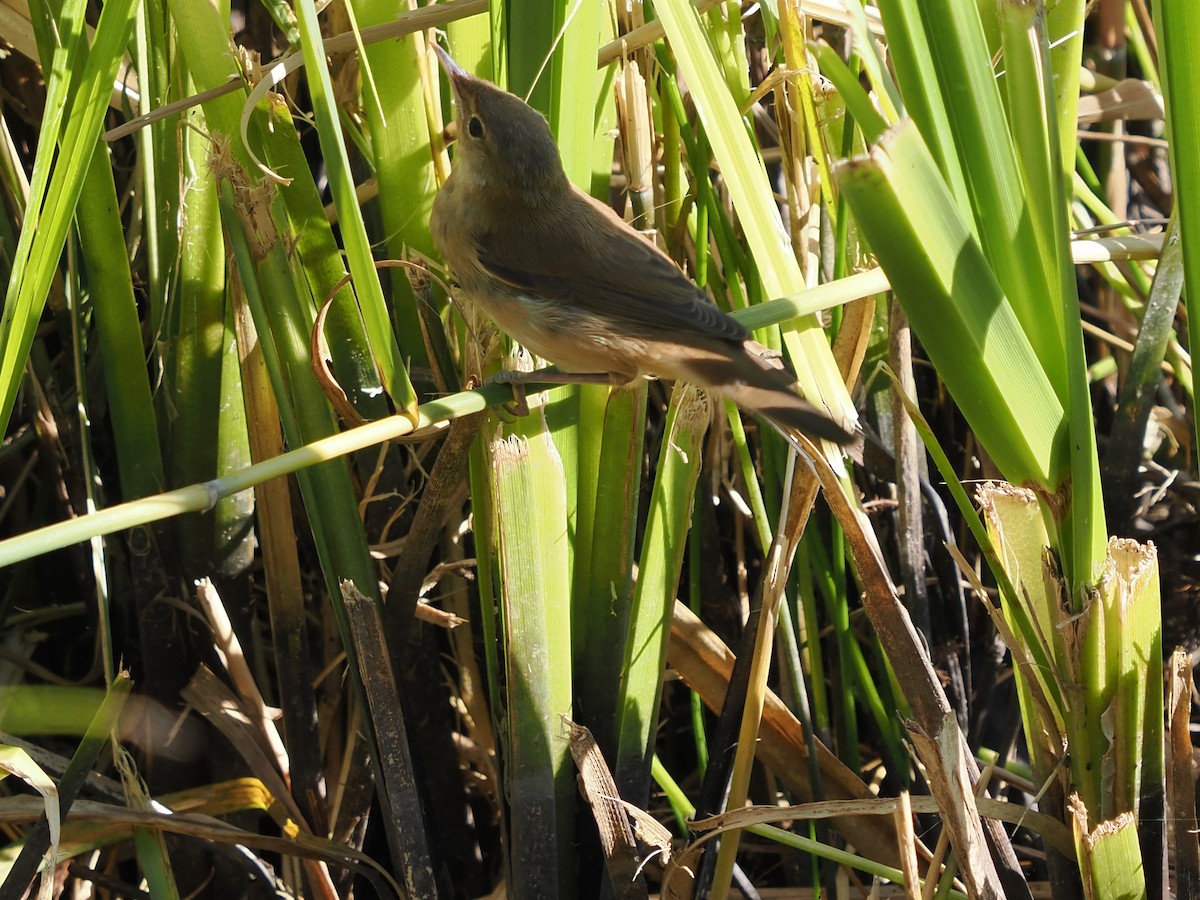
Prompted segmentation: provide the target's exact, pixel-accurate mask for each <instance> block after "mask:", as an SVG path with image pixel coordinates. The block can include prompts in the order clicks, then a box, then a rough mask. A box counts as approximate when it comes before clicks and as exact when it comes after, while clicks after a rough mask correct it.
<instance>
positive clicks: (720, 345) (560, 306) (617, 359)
mask: <svg viewBox="0 0 1200 900" xmlns="http://www.w3.org/2000/svg"><path fill="white" fill-rule="evenodd" d="M435 49H436V50H437V52H438V55H439V57H440V58H441V60H442V65H443V67H444V68H445V70H446V72H447V74H448V75H449V77H450V84H451V87H452V88H453V91H454V97H455V109H456V113H455V119H456V121H457V128H458V145H457V151H456V155H455V158H454V169H453V171H452V173H451V175H450V178H449V179H448V180H447V181H446V184H445V185H444V186H443V187H442V190H441V191H440V192H439V194H438V196H437V198H436V199H435V200H434V204H433V215H432V219H431V223H430V224H431V227H432V230H433V239H434V242H435V243H436V244H437V246H438V249H439V250H440V251H441V253H442V256H443V257H444V258H445V260H446V262H447V263H448V264H449V266H450V269H451V271H452V272H453V273H454V276H455V278H456V279H457V280H458V283H459V285H460V286H461V293H462V295H463V296H465V297H466V298H467V299H468V300H469V301H471V302H473V303H475V304H477V305H478V306H479V307H480V308H481V309H483V311H484V312H486V313H487V314H488V315H489V316H491V318H492V319H494V320H495V322H496V324H497V325H498V326H500V328H501V329H502V330H503V331H504V332H506V333H507V334H508V335H510V336H511V337H512V338H514V339H515V340H517V341H519V342H520V343H521V344H523V345H525V346H526V347H527V348H529V349H530V350H532V351H533V352H534V353H536V354H538V355H539V356H541V357H544V358H545V359H548V360H549V361H550V362H552V363H554V364H555V365H556V366H557V367H558V368H559V369H560V370H561V371H563V372H569V373H586V374H599V373H605V374H607V376H608V378H609V380H610V381H611V382H612V383H613V384H625V383H627V382H629V381H632V380H633V379H635V378H638V377H640V376H657V377H662V378H671V379H682V380H684V381H690V382H693V383H695V384H698V385H701V386H702V387H705V388H707V389H709V390H710V391H713V392H715V393H718V394H721V395H723V396H726V397H729V398H730V399H732V400H733V401H734V402H736V403H737V404H738V405H739V406H741V407H743V408H744V409H747V410H749V411H751V412H755V413H759V414H760V415H763V416H766V417H767V418H768V419H771V420H772V421H774V422H776V423H777V424H778V425H780V426H782V427H784V428H785V429H797V430H800V431H802V432H804V433H806V434H809V435H812V436H814V437H821V438H826V439H828V440H831V441H836V442H838V443H848V442H849V441H850V440H851V439H852V437H851V435H850V434H849V433H847V431H846V430H845V429H844V428H842V427H841V426H840V425H838V424H837V423H836V422H834V421H833V420H832V419H831V418H830V417H829V416H827V415H826V414H825V413H823V412H821V411H820V410H818V409H817V408H816V407H814V406H813V405H812V404H811V403H809V402H808V401H806V400H804V399H803V398H802V397H800V396H799V395H798V394H797V393H796V392H795V390H794V389H793V383H794V379H793V378H792V377H791V375H790V374H789V373H787V372H786V371H785V370H784V369H783V368H782V367H780V366H779V365H778V362H779V361H778V360H767V359H763V358H762V355H761V348H759V347H758V345H756V344H754V343H753V341H750V339H749V333H748V332H747V331H746V329H745V328H744V327H743V326H742V325H741V324H740V323H738V322H737V321H736V320H734V319H732V318H730V317H729V316H727V315H725V313H723V312H721V311H720V310H719V309H717V307H716V306H714V305H713V304H712V303H710V302H709V300H708V298H707V297H706V296H705V295H704V293H703V292H702V291H701V290H700V289H699V288H697V287H696V286H695V285H694V284H692V282H691V281H689V280H688V279H687V277H686V276H685V275H684V274H683V273H682V272H681V271H680V270H679V269H678V268H677V267H676V266H675V264H674V263H673V262H672V261H671V259H670V257H668V256H667V255H666V254H664V253H662V252H661V251H660V250H659V249H658V248H657V247H655V246H654V244H652V243H651V242H650V241H648V240H647V239H645V238H644V237H643V236H642V235H640V234H638V232H636V231H634V230H633V229H632V228H630V227H629V226H628V225H627V224H625V222H624V221H622V220H621V219H620V218H619V217H618V216H617V215H616V213H614V212H613V211H612V210H611V209H610V208H609V207H607V206H605V205H604V204H602V203H600V202H598V201H597V200H595V199H593V198H592V197H589V196H588V195H587V194H585V193H583V192H582V191H580V190H579V189H578V188H576V187H575V186H574V185H573V184H571V182H570V180H569V179H568V178H567V176H566V173H565V172H564V171H563V167H562V161H561V160H560V158H559V155H558V148H557V147H556V146H555V144H554V138H553V136H552V134H551V132H550V128H549V126H548V125H547V124H546V121H545V119H543V118H542V117H541V115H539V114H538V113H537V112H536V111H535V110H534V109H532V108H531V107H530V106H528V105H527V104H526V103H524V102H523V101H521V100H520V99H519V98H517V97H515V96H513V95H512V94H509V93H507V92H505V91H502V90H500V89H499V88H497V87H496V86H495V85H493V84H489V83H488V82H486V81H483V80H481V79H479V78H475V77H474V76H472V75H470V74H468V73H467V72H466V71H464V70H463V69H462V68H461V67H460V66H458V64H457V63H455V62H454V61H453V60H452V59H451V58H450V56H449V55H448V54H446V53H445V52H443V51H442V49H441V48H440V47H437V48H435ZM755 348H758V350H759V353H755V352H754V350H755Z"/></svg>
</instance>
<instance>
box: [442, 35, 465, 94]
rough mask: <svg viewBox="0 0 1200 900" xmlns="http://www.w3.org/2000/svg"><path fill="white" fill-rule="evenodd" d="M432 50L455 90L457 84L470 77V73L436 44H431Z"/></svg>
mask: <svg viewBox="0 0 1200 900" xmlns="http://www.w3.org/2000/svg"><path fill="white" fill-rule="evenodd" d="M433 50H434V52H435V53H436V54H437V55H438V60H439V61H440V62H441V64H442V68H443V69H445V70H446V75H447V76H449V78H450V84H451V85H452V86H454V88H455V91H456V92H457V89H458V85H460V84H462V83H463V82H464V81H466V80H467V79H468V78H470V77H471V73H470V72H468V71H467V70H466V69H464V68H463V67H462V66H460V65H459V64H458V63H456V62H455V61H454V57H452V56H451V55H450V54H449V53H447V52H446V51H445V50H443V49H442V48H441V47H439V46H438V45H437V44H434V45H433Z"/></svg>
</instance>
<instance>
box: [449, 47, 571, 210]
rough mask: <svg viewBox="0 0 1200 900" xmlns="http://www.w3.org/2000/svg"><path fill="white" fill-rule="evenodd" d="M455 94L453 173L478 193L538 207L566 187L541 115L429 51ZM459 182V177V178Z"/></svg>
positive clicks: (548, 129) (555, 149)
mask: <svg viewBox="0 0 1200 900" xmlns="http://www.w3.org/2000/svg"><path fill="white" fill-rule="evenodd" d="M434 50H435V51H436V52H437V55H438V58H439V59H440V60H441V63H442V68H443V69H445V71H446V75H447V76H448V77H449V79H450V87H451V89H452V90H453V92H454V107H455V116H454V119H455V122H456V124H457V131H458V149H457V151H456V156H455V160H454V166H455V169H456V170H458V171H464V170H465V173H466V174H467V175H468V177H469V178H470V179H471V180H472V181H474V182H475V183H476V184H477V185H478V186H479V187H480V188H481V189H483V190H487V191H494V192H496V193H497V194H498V195H513V196H519V197H520V198H522V201H523V202H524V203H526V204H533V205H537V204H539V203H542V202H545V201H547V200H549V199H552V198H553V197H555V196H557V194H558V192H560V191H562V190H566V189H567V186H568V181H567V176H566V173H565V172H564V171H563V167H562V160H561V158H560V157H559V155H558V147H557V146H555V144H554V135H553V134H552V133H551V132H550V126H549V125H547V124H546V120H545V119H544V118H542V115H541V113H539V112H538V111H537V110H535V109H534V108H533V107H531V106H530V105H529V104H527V103H525V102H524V101H523V100H521V99H520V98H519V97H515V96H514V95H512V94H510V93H508V92H507V91H502V90H500V88H498V87H496V86H495V85H494V84H491V83H489V82H487V81H484V80H483V79H482V78H476V77H475V76H474V75H472V74H471V73H470V72H468V71H466V70H465V69H464V68H462V66H460V65H459V64H458V63H456V62H455V61H454V59H453V58H452V57H451V56H450V54H448V53H447V52H446V51H444V50H443V49H442V48H441V47H438V46H436V45H435V46H434ZM460 177H461V175H460Z"/></svg>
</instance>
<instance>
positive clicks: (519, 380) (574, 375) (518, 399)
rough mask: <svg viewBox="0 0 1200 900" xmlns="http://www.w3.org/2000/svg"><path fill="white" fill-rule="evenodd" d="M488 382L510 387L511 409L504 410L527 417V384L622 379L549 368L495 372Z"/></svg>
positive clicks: (603, 382)
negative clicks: (530, 370) (511, 393)
mask: <svg viewBox="0 0 1200 900" xmlns="http://www.w3.org/2000/svg"><path fill="white" fill-rule="evenodd" d="M618 377H619V376H618ZM488 382H489V383H491V384H507V385H511V386H512V392H513V403H512V406H511V407H509V406H505V409H506V410H508V412H510V413H511V414H512V415H514V416H527V415H529V403H528V401H527V400H526V399H525V386H526V385H527V384H614V383H621V384H623V383H624V379H621V380H620V381H618V380H617V379H615V378H614V377H613V376H612V375H610V374H609V373H608V372H563V371H561V370H559V369H556V368H555V367H554V366H549V367H547V368H544V369H535V370H533V371H532V372H522V371H519V370H516V369H509V370H506V371H503V372H497V373H496V374H495V375H493V376H492V377H491V378H489V379H488Z"/></svg>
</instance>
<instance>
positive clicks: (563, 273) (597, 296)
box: [475, 194, 748, 341]
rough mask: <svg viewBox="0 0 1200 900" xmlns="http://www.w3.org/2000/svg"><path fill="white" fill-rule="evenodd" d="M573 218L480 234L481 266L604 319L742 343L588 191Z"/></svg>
mask: <svg viewBox="0 0 1200 900" xmlns="http://www.w3.org/2000/svg"><path fill="white" fill-rule="evenodd" d="M570 206H571V209H570V212H571V213H573V215H563V216H558V217H556V219H555V221H554V222H553V227H544V224H543V223H544V222H545V220H544V219H541V218H540V217H539V218H538V219H536V220H528V219H526V218H525V217H523V216H520V215H516V216H514V217H513V218H512V219H511V220H509V221H507V222H505V223H503V226H502V227H497V228H493V229H490V230H489V231H487V232H483V233H479V232H477V233H476V235H475V238H476V245H477V249H478V251H479V263H480V265H481V266H483V267H484V268H485V269H486V270H487V271H488V272H490V273H491V274H492V275H493V276H494V277H496V278H499V279H501V280H502V281H504V282H506V283H508V284H510V285H511V286H513V287H514V288H517V289H518V290H524V291H529V292H530V293H532V294H536V295H539V296H542V297H546V298H548V299H551V300H561V301H562V302H563V303H571V304H574V305H576V306H577V307H579V308H581V309H583V310H586V311H587V312H589V313H591V314H593V315H595V316H597V317H600V318H602V319H611V320H616V321H624V322H627V323H628V324H629V325H630V326H633V327H635V328H638V327H640V328H643V329H646V330H648V331H653V332H655V333H659V332H662V331H663V330H665V329H677V330H681V331H685V332H690V333H692V334H693V335H703V336H706V337H713V338H721V339H724V340H732V341H742V340H745V339H746V337H748V332H747V331H746V329H745V327H743V326H742V325H741V324H740V323H739V322H737V321H736V320H735V319H732V318H730V317H729V316H727V315H725V313H723V312H721V310H719V309H718V308H717V307H716V306H714V305H713V304H712V303H711V302H710V301H709V300H708V298H707V297H706V296H705V294H704V292H703V291H701V290H700V289H699V288H698V287H696V286H695V285H694V284H692V282H691V281H690V280H689V279H688V278H687V276H686V275H684V274H683V273H682V272H681V271H680V270H679V269H678V268H677V267H676V266H675V264H674V263H673V262H672V261H671V260H670V258H669V257H667V256H666V255H665V254H663V253H661V252H660V251H659V250H658V248H656V247H654V246H653V245H652V244H651V243H650V242H649V241H647V240H645V239H644V238H642V237H641V236H640V235H639V234H637V232H635V231H633V229H631V228H629V227H628V226H627V225H625V224H624V223H623V222H622V221H621V220H620V219H618V218H617V217H616V216H615V214H608V213H606V211H605V209H604V208H603V207H601V206H600V205H599V204H598V203H597V202H596V201H592V200H591V198H588V197H586V195H583V194H577V195H574V196H573V197H572V203H571V204H570Z"/></svg>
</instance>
